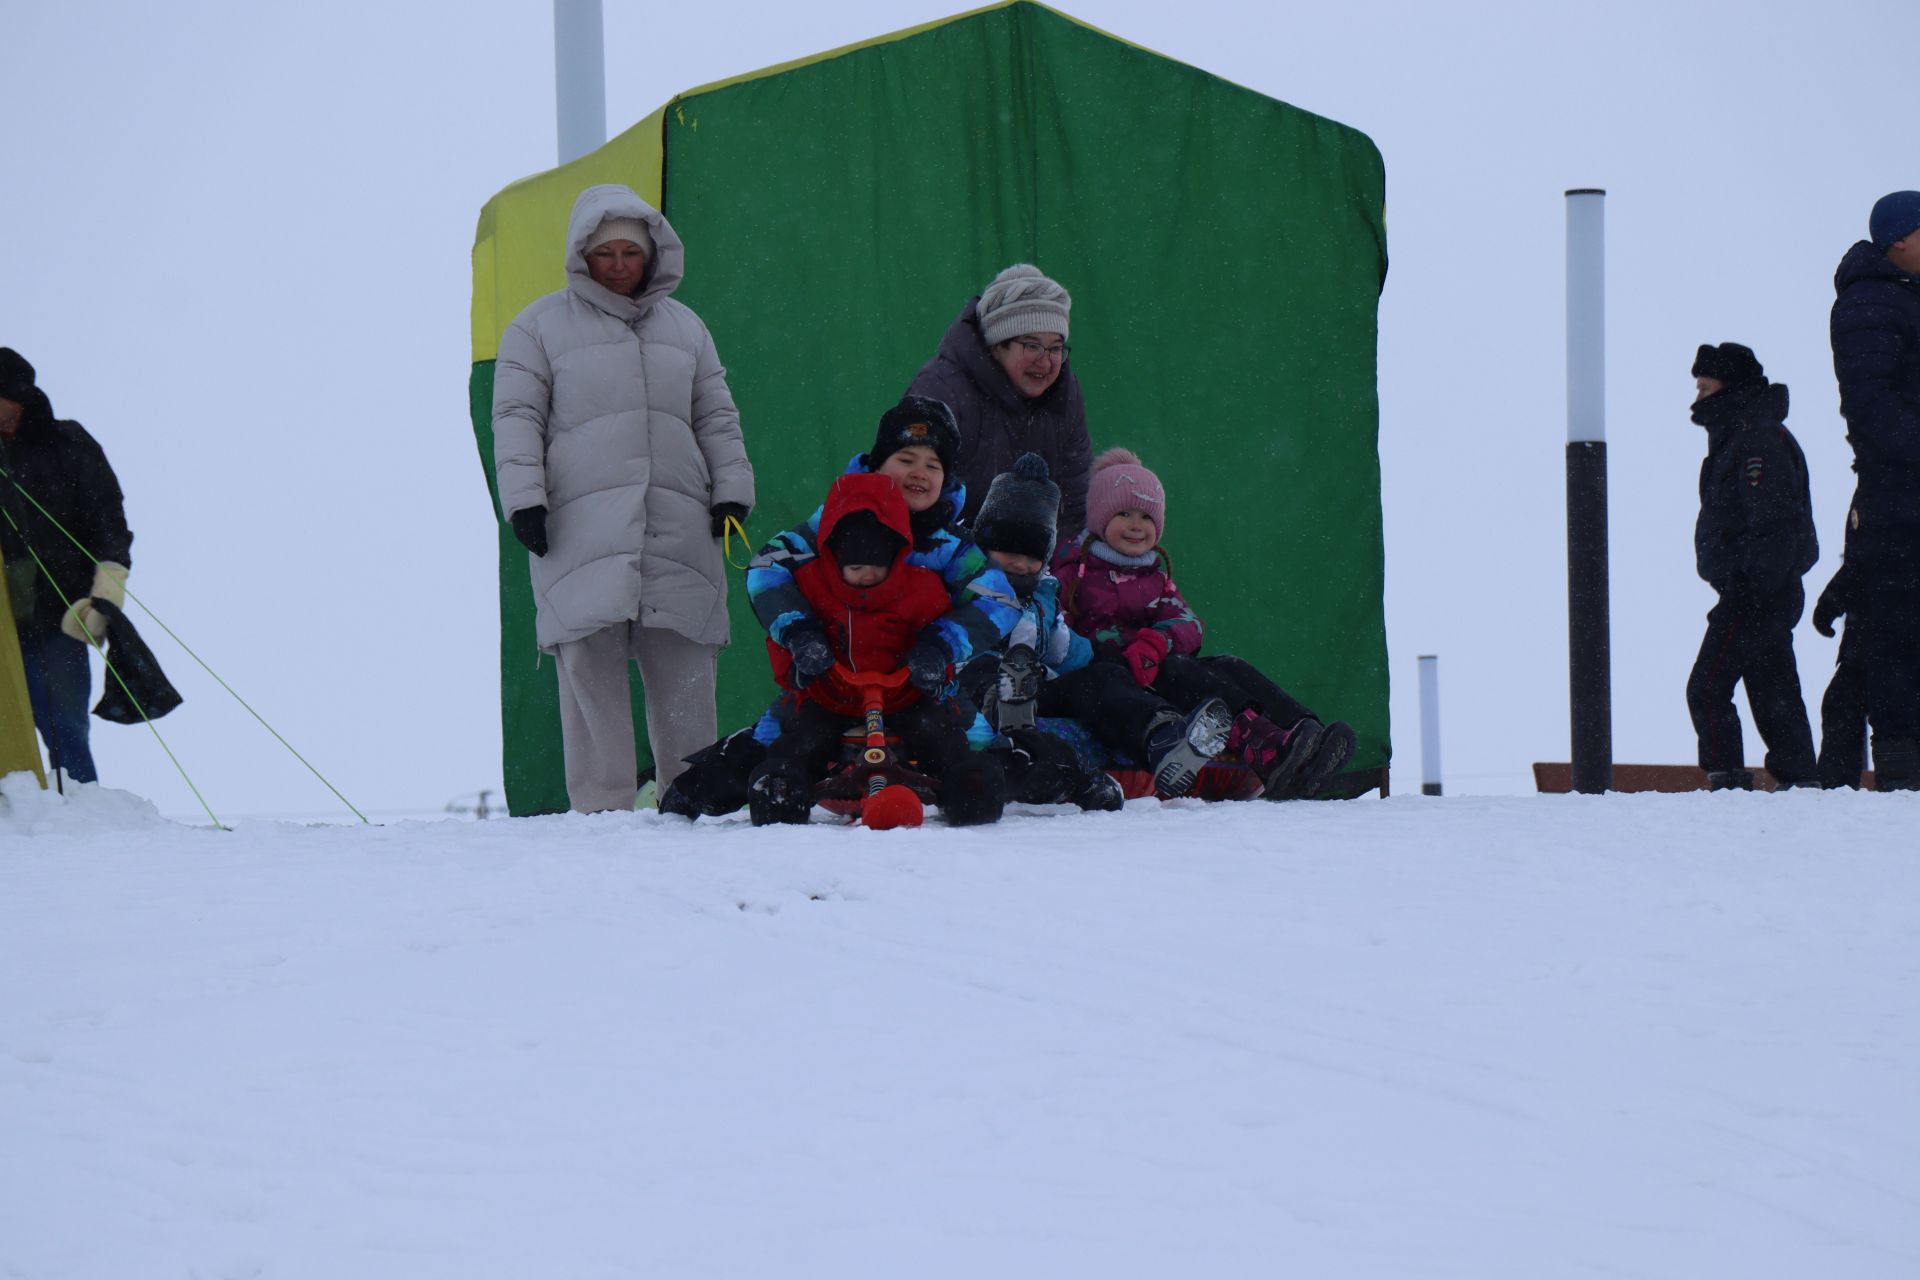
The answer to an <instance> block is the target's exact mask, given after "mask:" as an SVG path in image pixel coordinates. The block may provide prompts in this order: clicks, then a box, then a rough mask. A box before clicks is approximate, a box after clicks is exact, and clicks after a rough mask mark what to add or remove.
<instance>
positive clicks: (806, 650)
mask: <svg viewBox="0 0 1920 1280" xmlns="http://www.w3.org/2000/svg"><path fill="white" fill-rule="evenodd" d="M787 652H788V653H790V654H792V655H793V687H794V688H796V689H804V688H806V687H807V686H808V685H810V684H812V683H813V682H814V681H815V680H818V679H819V678H820V677H821V676H823V675H825V674H827V672H829V671H831V670H833V646H832V645H830V644H828V643H827V633H826V632H824V631H822V630H821V629H820V625H819V624H818V623H815V622H803V623H801V624H799V625H798V626H795V627H793V628H791V629H790V630H789V631H788V632H787Z"/></svg>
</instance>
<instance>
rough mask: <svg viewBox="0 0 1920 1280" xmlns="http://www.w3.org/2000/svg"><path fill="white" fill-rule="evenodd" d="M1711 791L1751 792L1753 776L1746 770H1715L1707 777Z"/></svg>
mask: <svg viewBox="0 0 1920 1280" xmlns="http://www.w3.org/2000/svg"><path fill="white" fill-rule="evenodd" d="M1707 790H1709V791H1751V790H1753V775H1752V774H1751V773H1749V772H1747V771H1746V770H1745V769H1715V770H1714V771H1713V772H1712V773H1709V774H1708V775H1707Z"/></svg>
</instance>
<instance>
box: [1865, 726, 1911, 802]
mask: <svg viewBox="0 0 1920 1280" xmlns="http://www.w3.org/2000/svg"><path fill="white" fill-rule="evenodd" d="M1873 789H1874V790H1875V791H1920V739H1914V738H1883V737H1881V736H1880V735H1879V734H1877V733H1876V734H1875V735H1874V736H1873Z"/></svg>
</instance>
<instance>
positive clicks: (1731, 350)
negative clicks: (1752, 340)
mask: <svg viewBox="0 0 1920 1280" xmlns="http://www.w3.org/2000/svg"><path fill="white" fill-rule="evenodd" d="M1693 376H1694V377H1696V378H1716V379H1718V380H1719V381H1721V382H1724V383H1726V384H1727V385H1728V386H1730V387H1731V386H1737V385H1738V384H1740V383H1742V382H1765V381H1766V380H1767V371H1766V370H1765V369H1762V368H1761V367H1760V361H1759V359H1758V357H1756V356H1755V355H1754V354H1753V348H1752V347H1743V346H1741V345H1740V344H1739V343H1737V342H1723V343H1721V344H1720V345H1719V346H1717V347H1716V346H1713V345H1711V344H1708V345H1706V346H1702V347H1701V348H1700V354H1698V355H1696V356H1695V357H1694V358H1693Z"/></svg>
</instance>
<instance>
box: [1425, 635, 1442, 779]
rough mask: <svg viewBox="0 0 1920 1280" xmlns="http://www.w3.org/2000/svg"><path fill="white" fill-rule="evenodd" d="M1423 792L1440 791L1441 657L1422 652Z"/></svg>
mask: <svg viewBox="0 0 1920 1280" xmlns="http://www.w3.org/2000/svg"><path fill="white" fill-rule="evenodd" d="M1420 794H1421V795H1423V796H1437V795H1439V794H1440V659H1439V658H1437V657H1435V656H1434V655H1433V654H1430V653H1426V654H1421V655H1420Z"/></svg>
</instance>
